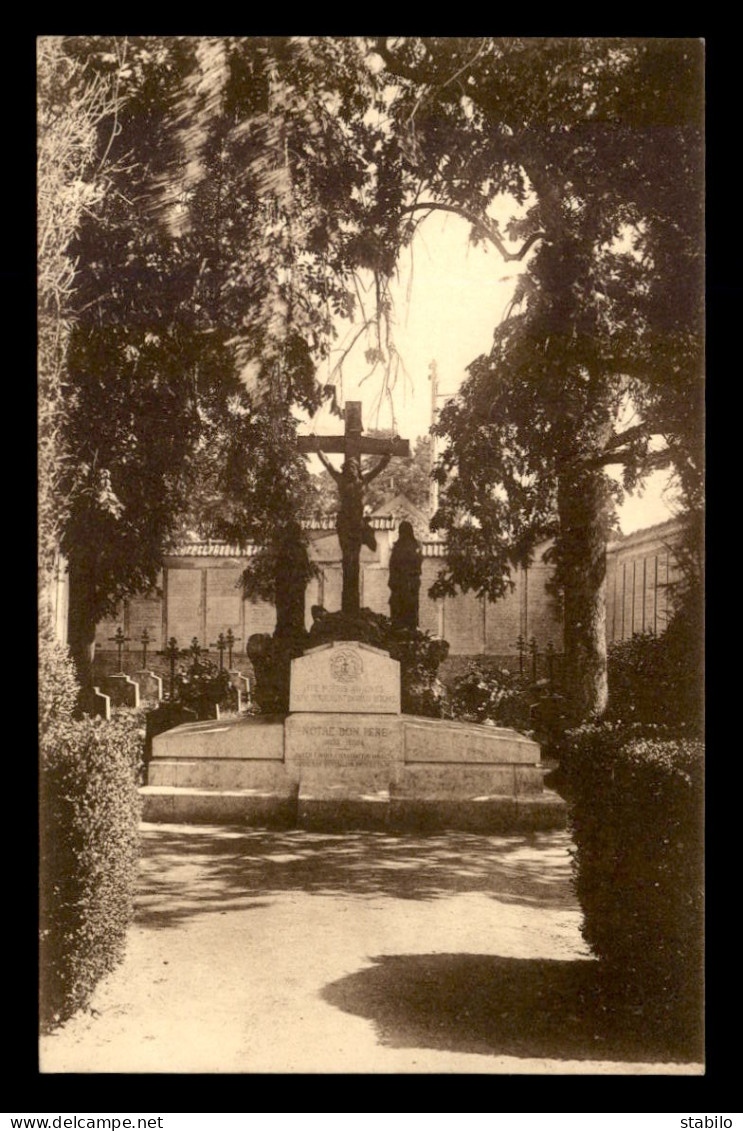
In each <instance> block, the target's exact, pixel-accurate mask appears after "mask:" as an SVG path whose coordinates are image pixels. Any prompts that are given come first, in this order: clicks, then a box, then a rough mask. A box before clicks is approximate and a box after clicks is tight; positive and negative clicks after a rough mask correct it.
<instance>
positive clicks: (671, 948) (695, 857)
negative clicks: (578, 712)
mask: <svg viewBox="0 0 743 1131" xmlns="http://www.w3.org/2000/svg"><path fill="white" fill-rule="evenodd" d="M566 744H567V757H566V759H565V763H564V768H565V770H566V780H567V788H568V799H569V804H570V822H571V826H572V834H573V839H574V841H575V844H576V852H575V856H574V883H575V889H576V893H577V896H578V899H579V901H580V904H581V907H582V909H583V915H584V925H583V936H584V938H585V940H586V942H587V943H588V944H589V946H590V947H591V949H592V950H593V952H594V953H595V954H596V955H597V957H598V958H599V959H600V960H601V962H602V964H603V967H604V969H605V971H606V972H607V974H608V975H609V977H610V980H611V985H612V989H613V991H614V992H616V993H617V994H618V995H619V996H620V997H622V998H624V999H625V1000H626V1001H628V1002H629V1003H634V1005H635V1006H638V1004H639V1007H640V1010H641V1011H642V1013H643V1015H644V1016H645V1018H646V1020H647V1021H648V1023H651V1022H654V1021H657V1022H660V1023H661V1024H662V1025H663V1026H664V1030H665V1031H667V1032H669V1033H671V1034H672V1033H673V1032H674V1031H677V1032H678V1033H679V1034H680V1035H683V1034H684V1033H688V1031H689V1028H690V1027H693V1026H694V1024H695V1023H696V1022H697V1021H698V1017H699V1012H700V1009H701V1004H700V1003H701V981H702V956H703V880H704V866H703V756H704V747H703V744H702V743H701V742H700V741H698V740H696V739H693V738H687V737H684V736H683V735H680V733H679V732H678V731H677V732H675V733H674V732H672V731H670V730H669V729H668V728H665V727H661V726H658V727H648V726H645V727H641V726H638V725H631V724H629V725H628V724H612V723H603V724H591V725H586V726H583V727H580V728H578V729H576V730H573V731H569V732H568V733H567V735H566Z"/></svg>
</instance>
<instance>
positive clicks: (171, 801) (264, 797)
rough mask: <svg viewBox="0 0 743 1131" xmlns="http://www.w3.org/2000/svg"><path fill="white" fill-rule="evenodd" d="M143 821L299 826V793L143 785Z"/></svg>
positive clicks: (155, 822) (157, 822)
mask: <svg viewBox="0 0 743 1131" xmlns="http://www.w3.org/2000/svg"><path fill="white" fill-rule="evenodd" d="M139 792H140V794H141V796H142V820H143V821H149V822H151V823H153V824H168V823H171V822H175V823H179V822H181V823H183V824H220V823H225V824H245V825H257V826H259V827H266V828H291V827H293V826H294V825H295V824H296V814H297V797H296V791H295V792H293V793H292V794H290V795H288V796H287V795H282V794H278V793H266V792H265V791H262V790H257V789H240V790H208V789H186V788H181V789H179V788H177V787H170V786H151V785H148V786H142V788H141V789H140V791H139Z"/></svg>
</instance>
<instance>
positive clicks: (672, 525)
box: [606, 518, 683, 551]
mask: <svg viewBox="0 0 743 1131" xmlns="http://www.w3.org/2000/svg"><path fill="white" fill-rule="evenodd" d="M682 528H683V520H682V519H680V518H669V519H667V520H666V521H665V522H656V523H655V524H654V525H653V526H644V527H643V528H642V529H641V530H633V531H632V533H631V534H619V535H618V536H617V537H616V538H614V539H613V540H612V541H611V542H609V544H608V546H607V547H606V548H607V550H609V551H613V550H626V549H629V548H630V547H631V546H635V545H638V544H639V543H641V542H652V541H658V542H662V541H664V540H665V539H670V540H675V539H676V538H678V537H679V535H680V534H681V531H682Z"/></svg>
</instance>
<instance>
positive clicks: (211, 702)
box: [173, 656, 237, 719]
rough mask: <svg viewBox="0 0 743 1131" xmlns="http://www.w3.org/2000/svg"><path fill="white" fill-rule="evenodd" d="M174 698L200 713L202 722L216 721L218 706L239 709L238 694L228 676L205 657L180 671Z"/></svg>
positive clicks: (197, 658)
mask: <svg viewBox="0 0 743 1131" xmlns="http://www.w3.org/2000/svg"><path fill="white" fill-rule="evenodd" d="M173 695H174V698H175V700H176V701H177V702H178V703H180V704H181V705H182V706H184V707H189V708H191V710H194V711H196V715H197V718H199V719H213V718H214V717H215V715H216V707H218V706H221V707H225V708H227V709H228V710H235V709H236V708H237V692H236V691H235V689H234V687H233V686H232V684H231V683H230V677H229V675H228V673H227V672H226V671H225V670H224V668H222V669H221V670H220V669H219V668H218V667H217V665H216V664H214V663H212V662H211V661H210V660H206V659H204V657H203V656H198V657H195V658H194V659H193V660H192V662H191V664H190V665H189V666H188V667H187V668H186V667H182V668H180V670H179V671H177V672H176V674H175V680H174V682H173Z"/></svg>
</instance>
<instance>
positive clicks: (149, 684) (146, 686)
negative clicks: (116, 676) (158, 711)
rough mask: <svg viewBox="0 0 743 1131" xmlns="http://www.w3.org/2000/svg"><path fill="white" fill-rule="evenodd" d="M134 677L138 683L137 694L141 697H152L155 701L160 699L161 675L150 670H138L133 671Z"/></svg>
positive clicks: (161, 690)
mask: <svg viewBox="0 0 743 1131" xmlns="http://www.w3.org/2000/svg"><path fill="white" fill-rule="evenodd" d="M134 677H135V678H136V681H137V683H138V684H139V694H140V696H141V698H142V699H154V700H155V701H156V702H157V703H159V702H160V701H161V700H162V697H163V681H162V677H161V676H159V675H156V674H155V672H151V671H139V672H135V673H134Z"/></svg>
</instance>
